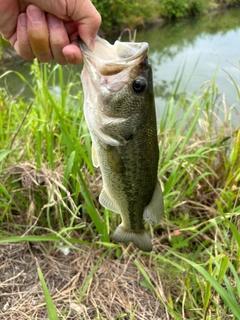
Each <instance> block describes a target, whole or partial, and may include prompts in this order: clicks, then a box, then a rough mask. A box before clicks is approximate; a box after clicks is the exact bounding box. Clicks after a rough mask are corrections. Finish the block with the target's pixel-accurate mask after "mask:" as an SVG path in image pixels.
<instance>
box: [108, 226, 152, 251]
mask: <svg viewBox="0 0 240 320" xmlns="http://www.w3.org/2000/svg"><path fill="white" fill-rule="evenodd" d="M113 240H114V241H115V242H124V243H125V242H133V243H134V244H135V246H136V247H137V248H138V249H140V250H142V251H146V252H150V251H152V242H151V239H150V237H149V235H148V234H147V232H146V231H145V230H143V231H142V232H139V233H137V232H131V231H127V230H125V229H124V228H123V226H122V225H121V224H120V225H119V226H118V227H117V229H116V230H115V232H114V234H113Z"/></svg>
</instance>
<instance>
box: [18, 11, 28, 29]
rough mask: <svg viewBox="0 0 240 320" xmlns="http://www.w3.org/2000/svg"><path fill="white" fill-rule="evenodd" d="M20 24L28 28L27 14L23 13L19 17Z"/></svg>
mask: <svg viewBox="0 0 240 320" xmlns="http://www.w3.org/2000/svg"><path fill="white" fill-rule="evenodd" d="M19 23H20V25H21V26H22V27H26V26H27V18H26V15H25V13H22V14H20V15H19Z"/></svg>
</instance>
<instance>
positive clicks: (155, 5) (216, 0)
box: [93, 0, 240, 32]
mask: <svg viewBox="0 0 240 320" xmlns="http://www.w3.org/2000/svg"><path fill="white" fill-rule="evenodd" d="M93 4H94V5H95V7H96V8H97V10H98V11H99V12H100V14H101V16H102V21H103V22H102V26H101V27H102V29H103V30H104V31H106V32H110V31H111V32H113V31H117V32H119V30H123V28H130V29H133V28H136V27H139V26H142V25H144V24H145V23H154V22H155V21H156V20H157V19H159V18H165V19H178V18H188V17H194V16H198V15H202V14H204V13H205V12H206V11H208V10H212V9H216V8H223V7H227V6H232V5H236V4H240V1H239V0H150V1H135V0H129V1H126V0H101V1H100V0H93Z"/></svg>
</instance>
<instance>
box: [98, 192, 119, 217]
mask: <svg viewBox="0 0 240 320" xmlns="http://www.w3.org/2000/svg"><path fill="white" fill-rule="evenodd" d="M99 202H100V203H101V205H102V206H104V207H105V208H106V209H109V210H112V211H114V212H116V213H119V210H118V208H117V207H116V205H115V204H114V203H113V201H112V199H110V198H109V196H108V194H107V193H106V191H105V189H102V191H101V193H100V196H99Z"/></svg>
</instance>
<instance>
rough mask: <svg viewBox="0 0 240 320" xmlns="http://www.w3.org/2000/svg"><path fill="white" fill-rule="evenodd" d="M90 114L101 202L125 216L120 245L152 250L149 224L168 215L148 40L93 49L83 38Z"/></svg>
mask: <svg viewBox="0 0 240 320" xmlns="http://www.w3.org/2000/svg"><path fill="white" fill-rule="evenodd" d="M79 46H80V49H81V52H82V56H83V62H84V67H83V70H82V73H81V81H82V87H83V95H84V106H83V108H84V116H85V120H86V123H87V126H88V128H89V132H90V136H91V140H92V162H93V165H94V167H96V168H98V167H99V168H100V171H101V173H102V180H103V187H102V190H101V193H100V196H99V202H100V204H101V205H102V206H104V207H105V208H107V209H109V210H112V211H113V212H115V213H119V214H120V215H121V220H122V222H121V224H120V225H119V226H118V227H117V228H116V230H115V231H114V233H113V236H112V239H113V241H114V242H116V243H119V242H120V243H128V242H132V243H133V244H134V245H135V246H136V247H137V248H138V249H140V250H142V251H146V252H150V251H152V241H151V238H150V236H149V234H148V232H147V231H146V229H145V226H144V220H147V221H149V222H150V223H152V224H156V223H159V222H160V220H161V219H162V217H163V214H164V202H163V195H162V190H161V185H160V182H159V180H158V161H159V147H158V138H157V122H156V111H155V102H154V92H153V79H152V68H151V65H150V63H149V61H148V50H149V45H148V43H147V42H121V41H118V40H117V41H115V43H114V44H113V45H112V44H110V43H109V42H108V41H107V40H105V39H102V38H100V37H99V36H97V37H96V39H95V48H94V50H93V51H91V50H90V49H89V48H88V47H87V45H86V44H85V43H84V42H83V41H82V40H81V39H80V40H79Z"/></svg>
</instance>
